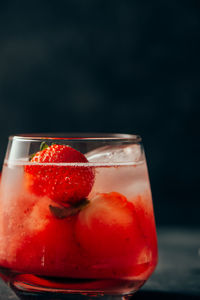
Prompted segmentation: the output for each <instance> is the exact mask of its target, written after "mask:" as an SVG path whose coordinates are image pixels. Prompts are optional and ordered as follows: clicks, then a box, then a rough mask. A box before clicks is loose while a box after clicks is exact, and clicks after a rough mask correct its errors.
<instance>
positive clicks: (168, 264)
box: [0, 228, 200, 300]
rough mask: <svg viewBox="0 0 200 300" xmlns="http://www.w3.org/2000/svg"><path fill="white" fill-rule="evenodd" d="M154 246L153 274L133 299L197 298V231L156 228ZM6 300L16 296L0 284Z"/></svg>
mask: <svg viewBox="0 0 200 300" xmlns="http://www.w3.org/2000/svg"><path fill="white" fill-rule="evenodd" d="M158 243H159V264H158V266H157V268H156V271H155V272H154V274H153V275H152V276H151V278H150V279H149V280H148V281H147V282H146V284H145V285H144V286H143V288H142V289H141V290H140V291H139V292H137V293H136V294H135V295H134V296H133V299H135V300H137V299H150V297H151V299H152V298H154V299H155V300H156V299H162V300H165V299H170V298H172V299H183V300H184V299H200V229H183V228H182V229H179V228H160V229H159V230H158ZM7 299H8V300H18V297H17V296H16V295H15V294H14V293H13V292H12V291H11V290H10V289H9V288H8V287H7V286H6V285H5V284H4V282H2V281H0V300H7ZM77 299H78V298H77Z"/></svg>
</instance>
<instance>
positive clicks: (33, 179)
mask: <svg viewBox="0 0 200 300" xmlns="http://www.w3.org/2000/svg"><path fill="white" fill-rule="evenodd" d="M43 148H44V149H43V150H41V151H39V152H37V153H36V154H35V155H34V156H33V157H32V159H31V161H30V162H31V163H33V164H31V165H27V166H25V173H26V181H27V182H26V184H27V186H28V189H29V190H30V191H31V192H32V193H34V194H35V195H38V196H45V195H46V196H48V197H49V198H50V199H52V200H54V201H55V202H57V203H59V204H61V205H63V206H69V205H70V204H76V203H77V202H79V201H80V200H81V199H83V198H85V197H87V196H88V194H89V193H90V191H91V189H92V186H93V183H94V171H93V168H92V167H89V166H87V165H86V166H84V164H83V165H81V166H78V165H76V164H75V165H62V163H87V162H88V160H87V158H86V157H85V156H84V155H83V154H82V153H80V152H79V151H77V150H75V149H74V148H72V147H70V146H66V145H58V144H53V145H51V146H47V145H45V146H44V145H43ZM34 163H36V164H35V165H34ZM40 163H42V165H40ZM59 164H60V165H59Z"/></svg>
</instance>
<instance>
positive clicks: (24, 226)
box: [0, 134, 157, 300]
mask: <svg viewBox="0 0 200 300" xmlns="http://www.w3.org/2000/svg"><path fill="white" fill-rule="evenodd" d="M156 264H157V238H156V229H155V221H154V212H153V205H152V197H151V190H150V184H149V177H148V171H147V165H146V160H145V155H144V150H143V147H142V142H141V138H140V136H137V135H129V134H30V135H28V134H23V135H17V136H11V137H10V138H9V143H8V148H7V153H6V156H5V160H4V166H3V171H2V177H1V185H0V276H1V277H2V279H3V280H4V281H5V282H7V283H8V285H9V286H10V287H11V289H13V290H14V291H15V293H16V294H17V295H18V296H19V297H20V299H35V298H36V299H54V300H55V299H74V298H75V297H76V296H77V295H78V299H82V298H83V299H88V298H92V297H95V298H98V297H99V298H102V299H128V298H129V297H131V295H132V294H133V293H134V292H136V291H137V290H138V289H139V288H140V287H141V286H142V285H143V284H144V283H145V281H146V280H147V279H148V278H149V276H150V275H151V274H152V272H153V271H154V269H155V267H156ZM34 297H35V298H34Z"/></svg>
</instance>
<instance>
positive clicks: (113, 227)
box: [76, 192, 145, 272]
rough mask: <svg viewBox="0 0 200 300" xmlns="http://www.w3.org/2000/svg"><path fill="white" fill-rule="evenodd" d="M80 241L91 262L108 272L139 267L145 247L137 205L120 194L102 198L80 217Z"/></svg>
mask: <svg viewBox="0 0 200 300" xmlns="http://www.w3.org/2000/svg"><path fill="white" fill-rule="evenodd" d="M76 238H77V240H78V242H79V243H80V246H81V247H82V248H83V249H84V251H85V252H86V253H88V255H89V256H90V258H91V261H93V262H95V264H96V265H98V264H100V266H99V268H101V266H102V267H105V266H106V269H107V272H110V270H109V267H110V268H112V270H120V269H121V268H122V267H123V268H124V267H125V265H124V264H126V265H127V264H129V265H130V264H132V265H134V264H135V265H136V264H137V260H138V257H139V255H140V252H141V250H142V249H143V248H144V246H145V239H144V236H143V233H142V230H141V228H140V225H139V222H138V219H137V215H136V213H135V209H134V205H133V204H132V203H130V202H128V201H127V199H126V197H124V196H123V195H121V194H119V193H116V192H112V193H105V194H103V193H102V194H98V195H97V196H96V197H95V198H94V199H92V200H91V203H90V204H89V205H88V206H87V207H86V208H85V209H83V210H82V211H81V212H80V213H79V215H78V217H77V224H76ZM93 259H94V260H93ZM113 268H114V269H113Z"/></svg>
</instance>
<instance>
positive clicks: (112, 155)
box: [86, 144, 142, 163]
mask: <svg viewBox="0 0 200 300" xmlns="http://www.w3.org/2000/svg"><path fill="white" fill-rule="evenodd" d="M141 156H142V150H141V147H140V145H136V144H131V145H120V146H119V145H116V146H113V145H112V146H110V145H108V146H103V147H99V148H97V149H95V150H92V151H90V152H88V153H86V157H87V159H88V161H89V162H101V163H124V162H138V161H139V160H140V159H141Z"/></svg>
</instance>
